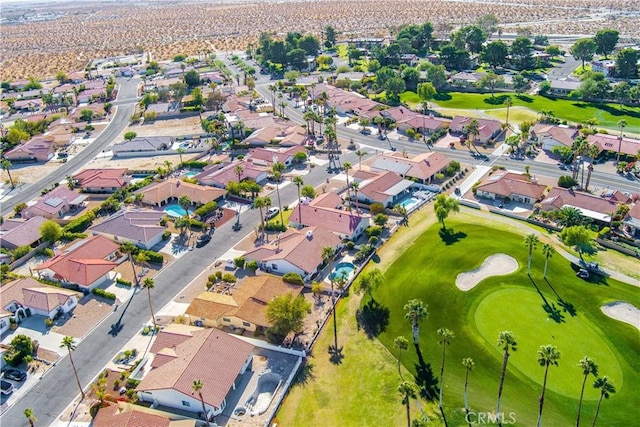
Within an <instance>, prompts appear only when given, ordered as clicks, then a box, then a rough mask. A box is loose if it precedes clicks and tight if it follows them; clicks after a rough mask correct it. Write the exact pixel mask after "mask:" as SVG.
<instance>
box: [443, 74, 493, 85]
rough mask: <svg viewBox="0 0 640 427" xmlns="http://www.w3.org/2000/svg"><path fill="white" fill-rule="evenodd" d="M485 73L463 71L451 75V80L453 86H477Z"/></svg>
mask: <svg viewBox="0 0 640 427" xmlns="http://www.w3.org/2000/svg"><path fill="white" fill-rule="evenodd" d="M485 75H486V74H485V73H473V72H467V71H461V72H459V73H457V74H454V75H453V76H451V79H450V80H451V84H452V85H453V86H460V87H476V86H477V85H478V83H479V82H480V80H482V78H483V77H484V76H485Z"/></svg>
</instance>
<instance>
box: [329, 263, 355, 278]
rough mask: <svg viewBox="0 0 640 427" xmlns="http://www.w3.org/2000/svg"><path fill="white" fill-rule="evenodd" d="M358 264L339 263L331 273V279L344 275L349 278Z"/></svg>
mask: <svg viewBox="0 0 640 427" xmlns="http://www.w3.org/2000/svg"><path fill="white" fill-rule="evenodd" d="M355 268H356V266H355V265H353V264H352V263H350V262H341V263H339V264H337V265H336V266H335V267H334V269H333V271H332V272H331V274H330V275H329V280H336V279H338V278H341V277H342V276H343V275H344V276H345V277H347V278H349V275H350V274H351V272H352V271H353V270H355Z"/></svg>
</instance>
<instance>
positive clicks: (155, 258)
mask: <svg viewBox="0 0 640 427" xmlns="http://www.w3.org/2000/svg"><path fill="white" fill-rule="evenodd" d="M140 251H141V252H143V253H144V254H146V255H147V256H148V257H149V262H151V263H153V264H162V263H163V262H164V258H162V254H160V253H158V252H155V251H151V250H148V249H141V250H140Z"/></svg>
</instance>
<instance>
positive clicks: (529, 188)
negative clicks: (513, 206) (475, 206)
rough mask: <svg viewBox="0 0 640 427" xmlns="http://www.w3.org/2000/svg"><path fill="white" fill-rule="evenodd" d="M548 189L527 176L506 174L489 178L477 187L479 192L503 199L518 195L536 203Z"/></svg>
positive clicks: (498, 174)
mask: <svg viewBox="0 0 640 427" xmlns="http://www.w3.org/2000/svg"><path fill="white" fill-rule="evenodd" d="M546 188H547V186H546V185H542V184H538V183H537V182H532V181H530V180H529V178H528V177H527V176H526V175H520V174H517V173H510V172H506V173H497V174H493V175H491V176H489V178H488V179H486V180H485V182H483V183H482V184H480V185H479V186H478V187H477V190H478V191H484V192H487V193H492V194H495V195H498V196H501V197H512V196H513V195H514V194H517V195H520V196H526V197H530V198H531V199H533V200H534V201H536V200H538V199H540V198H541V197H542V195H543V194H544V191H545V190H546Z"/></svg>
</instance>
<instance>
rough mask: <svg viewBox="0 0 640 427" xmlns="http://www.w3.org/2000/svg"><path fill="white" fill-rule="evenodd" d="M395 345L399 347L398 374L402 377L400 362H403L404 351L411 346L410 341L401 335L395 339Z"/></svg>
mask: <svg viewBox="0 0 640 427" xmlns="http://www.w3.org/2000/svg"><path fill="white" fill-rule="evenodd" d="M393 346H394V347H395V348H397V349H398V374H399V375H400V378H402V372H401V371H400V364H401V363H402V362H401V359H402V352H403V351H404V350H407V349H408V348H409V341H407V339H406V338H405V337H403V336H402V335H400V336H399V337H396V338H395V339H394V340H393Z"/></svg>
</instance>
